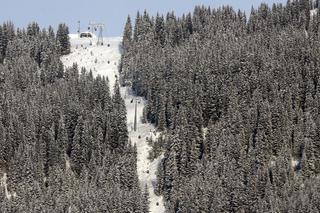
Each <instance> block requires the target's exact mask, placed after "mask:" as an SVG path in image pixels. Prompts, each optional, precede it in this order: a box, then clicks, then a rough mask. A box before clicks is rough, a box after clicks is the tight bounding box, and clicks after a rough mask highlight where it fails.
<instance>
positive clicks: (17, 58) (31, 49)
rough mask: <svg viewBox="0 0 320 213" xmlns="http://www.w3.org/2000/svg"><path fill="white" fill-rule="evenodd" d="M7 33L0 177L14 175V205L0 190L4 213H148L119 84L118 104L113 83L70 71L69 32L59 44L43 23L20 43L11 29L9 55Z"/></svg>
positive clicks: (1, 75) (1, 69) (0, 101)
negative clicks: (66, 63) (63, 57)
mask: <svg viewBox="0 0 320 213" xmlns="http://www.w3.org/2000/svg"><path fill="white" fill-rule="evenodd" d="M3 29H5V35H6V36H5V39H8V41H9V42H8V44H6V46H5V51H3V49H1V51H3V52H5V54H1V55H0V56H1V57H4V58H3V59H4V60H1V62H2V61H3V62H4V63H3V64H0V177H1V180H2V178H3V175H4V173H5V174H7V177H8V179H7V181H6V182H7V184H8V187H7V188H8V191H9V193H10V195H11V197H10V198H9V199H8V198H7V197H6V196H5V193H4V187H3V186H0V212H92V213H93V212H128V210H130V212H142V211H143V208H145V206H146V203H147V201H146V196H145V195H144V194H143V190H141V189H140V187H139V183H138V176H137V171H136V170H137V167H136V161H137V159H136V155H137V153H136V149H135V147H132V146H131V144H129V142H128V132H127V128H126V108H125V105H124V101H123V99H122V98H121V96H120V90H119V85H118V83H117V85H116V86H115V89H114V91H115V92H114V95H113V96H112V97H111V96H110V91H109V85H108V80H107V79H106V78H104V77H101V76H98V77H97V78H93V77H92V73H88V72H87V71H86V70H85V69H84V68H83V69H82V70H81V73H80V74H79V69H78V67H77V65H76V64H75V65H74V66H73V67H71V68H67V69H66V70H64V68H63V65H62V63H61V61H60V54H61V53H62V54H67V53H68V51H70V46H69V45H70V44H69V43H68V42H69V41H68V32H67V29H68V28H67V26H65V25H60V27H59V30H58V33H57V38H55V34H54V32H53V30H52V28H49V30H48V31H46V30H43V31H40V30H39V26H38V24H36V23H32V24H31V25H29V26H28V28H27V31H25V30H23V31H19V32H16V34H17V36H14V35H15V32H13V33H12V32H11V31H10V30H9V29H13V26H11V25H10V24H4V25H3V26H1V27H0V41H1V42H2V43H1V42H0V47H1V48H3V46H1V45H2V44H3V32H4V31H3ZM55 39H57V42H56V41H55ZM61 47H62V49H61ZM60 51H62V52H60ZM3 52H2V53H3ZM15 194H16V196H14V195H15Z"/></svg>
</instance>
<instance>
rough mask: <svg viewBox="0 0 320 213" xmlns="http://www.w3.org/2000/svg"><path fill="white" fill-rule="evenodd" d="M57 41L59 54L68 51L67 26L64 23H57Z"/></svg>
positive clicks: (64, 53) (67, 52)
mask: <svg viewBox="0 0 320 213" xmlns="http://www.w3.org/2000/svg"><path fill="white" fill-rule="evenodd" d="M57 43H58V44H59V45H60V54H61V55H66V54H69V53H70V38H69V28H68V26H67V25H65V24H59V26H58V31H57Z"/></svg>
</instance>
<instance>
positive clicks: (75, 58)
mask: <svg viewBox="0 0 320 213" xmlns="http://www.w3.org/2000/svg"><path fill="white" fill-rule="evenodd" d="M70 41H71V53H70V54H69V55H66V56H63V57H62V59H61V60H62V62H63V63H64V65H65V66H66V67H70V66H72V65H73V63H77V64H78V66H79V68H81V67H85V68H86V69H87V70H88V71H89V70H90V69H91V70H92V72H93V74H94V76H97V75H98V74H100V75H102V76H105V77H107V78H108V79H109V85H110V89H111V92H112V89H113V85H114V83H115V81H116V76H118V64H119V61H120V57H121V47H120V45H121V41H122V37H112V38H104V45H103V46H97V45H96V38H79V37H78V35H77V34H76V35H72V34H71V35H70ZM91 44H92V45H91ZM121 95H122V97H123V98H124V101H125V104H126V109H127V127H128V131H129V138H130V140H131V142H132V144H136V146H137V172H138V176H139V180H140V185H141V189H144V187H145V185H147V186H148V192H149V194H150V212H151V213H163V212H165V208H164V205H163V197H162V196H156V195H155V194H154V186H155V183H156V171H157V167H158V164H159V162H160V160H161V159H162V158H163V156H160V157H158V158H157V159H155V160H153V161H152V162H150V160H149V159H148V156H149V151H150V150H151V147H150V146H149V145H148V143H147V140H146V138H147V137H148V138H153V139H155V138H156V137H158V136H159V133H156V134H154V133H155V132H156V131H155V128H154V126H153V125H151V124H149V123H145V124H143V123H142V119H141V118H142V115H143V108H144V106H145V104H146V100H144V99H143V98H141V97H137V96H135V95H134V94H133V92H132V90H131V89H130V88H128V87H121ZM136 103H137V131H133V125H134V113H135V104H136ZM69 166H70V165H68V161H66V167H69ZM157 204H158V205H157Z"/></svg>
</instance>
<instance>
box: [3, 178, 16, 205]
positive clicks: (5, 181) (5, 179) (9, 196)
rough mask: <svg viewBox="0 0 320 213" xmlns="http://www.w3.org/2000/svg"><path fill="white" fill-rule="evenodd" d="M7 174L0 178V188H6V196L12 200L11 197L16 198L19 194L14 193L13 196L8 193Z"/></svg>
mask: <svg viewBox="0 0 320 213" xmlns="http://www.w3.org/2000/svg"><path fill="white" fill-rule="evenodd" d="M7 179H8V177H7V173H3V176H2V177H1V178H0V187H4V193H5V196H6V198H7V199H8V200H10V199H11V197H16V196H17V194H16V193H15V192H13V193H12V194H11V193H10V192H9V191H8V186H7Z"/></svg>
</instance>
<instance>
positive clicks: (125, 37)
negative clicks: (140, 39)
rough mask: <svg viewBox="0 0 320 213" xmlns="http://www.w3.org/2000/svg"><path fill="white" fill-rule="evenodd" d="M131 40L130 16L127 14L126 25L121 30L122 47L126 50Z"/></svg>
mask: <svg viewBox="0 0 320 213" xmlns="http://www.w3.org/2000/svg"><path fill="white" fill-rule="evenodd" d="M131 42H132V25H131V18H130V16H128V18H127V22H126V25H125V27H124V32H123V40H122V48H123V49H124V51H125V52H126V51H128V49H129V47H130V46H131Z"/></svg>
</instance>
